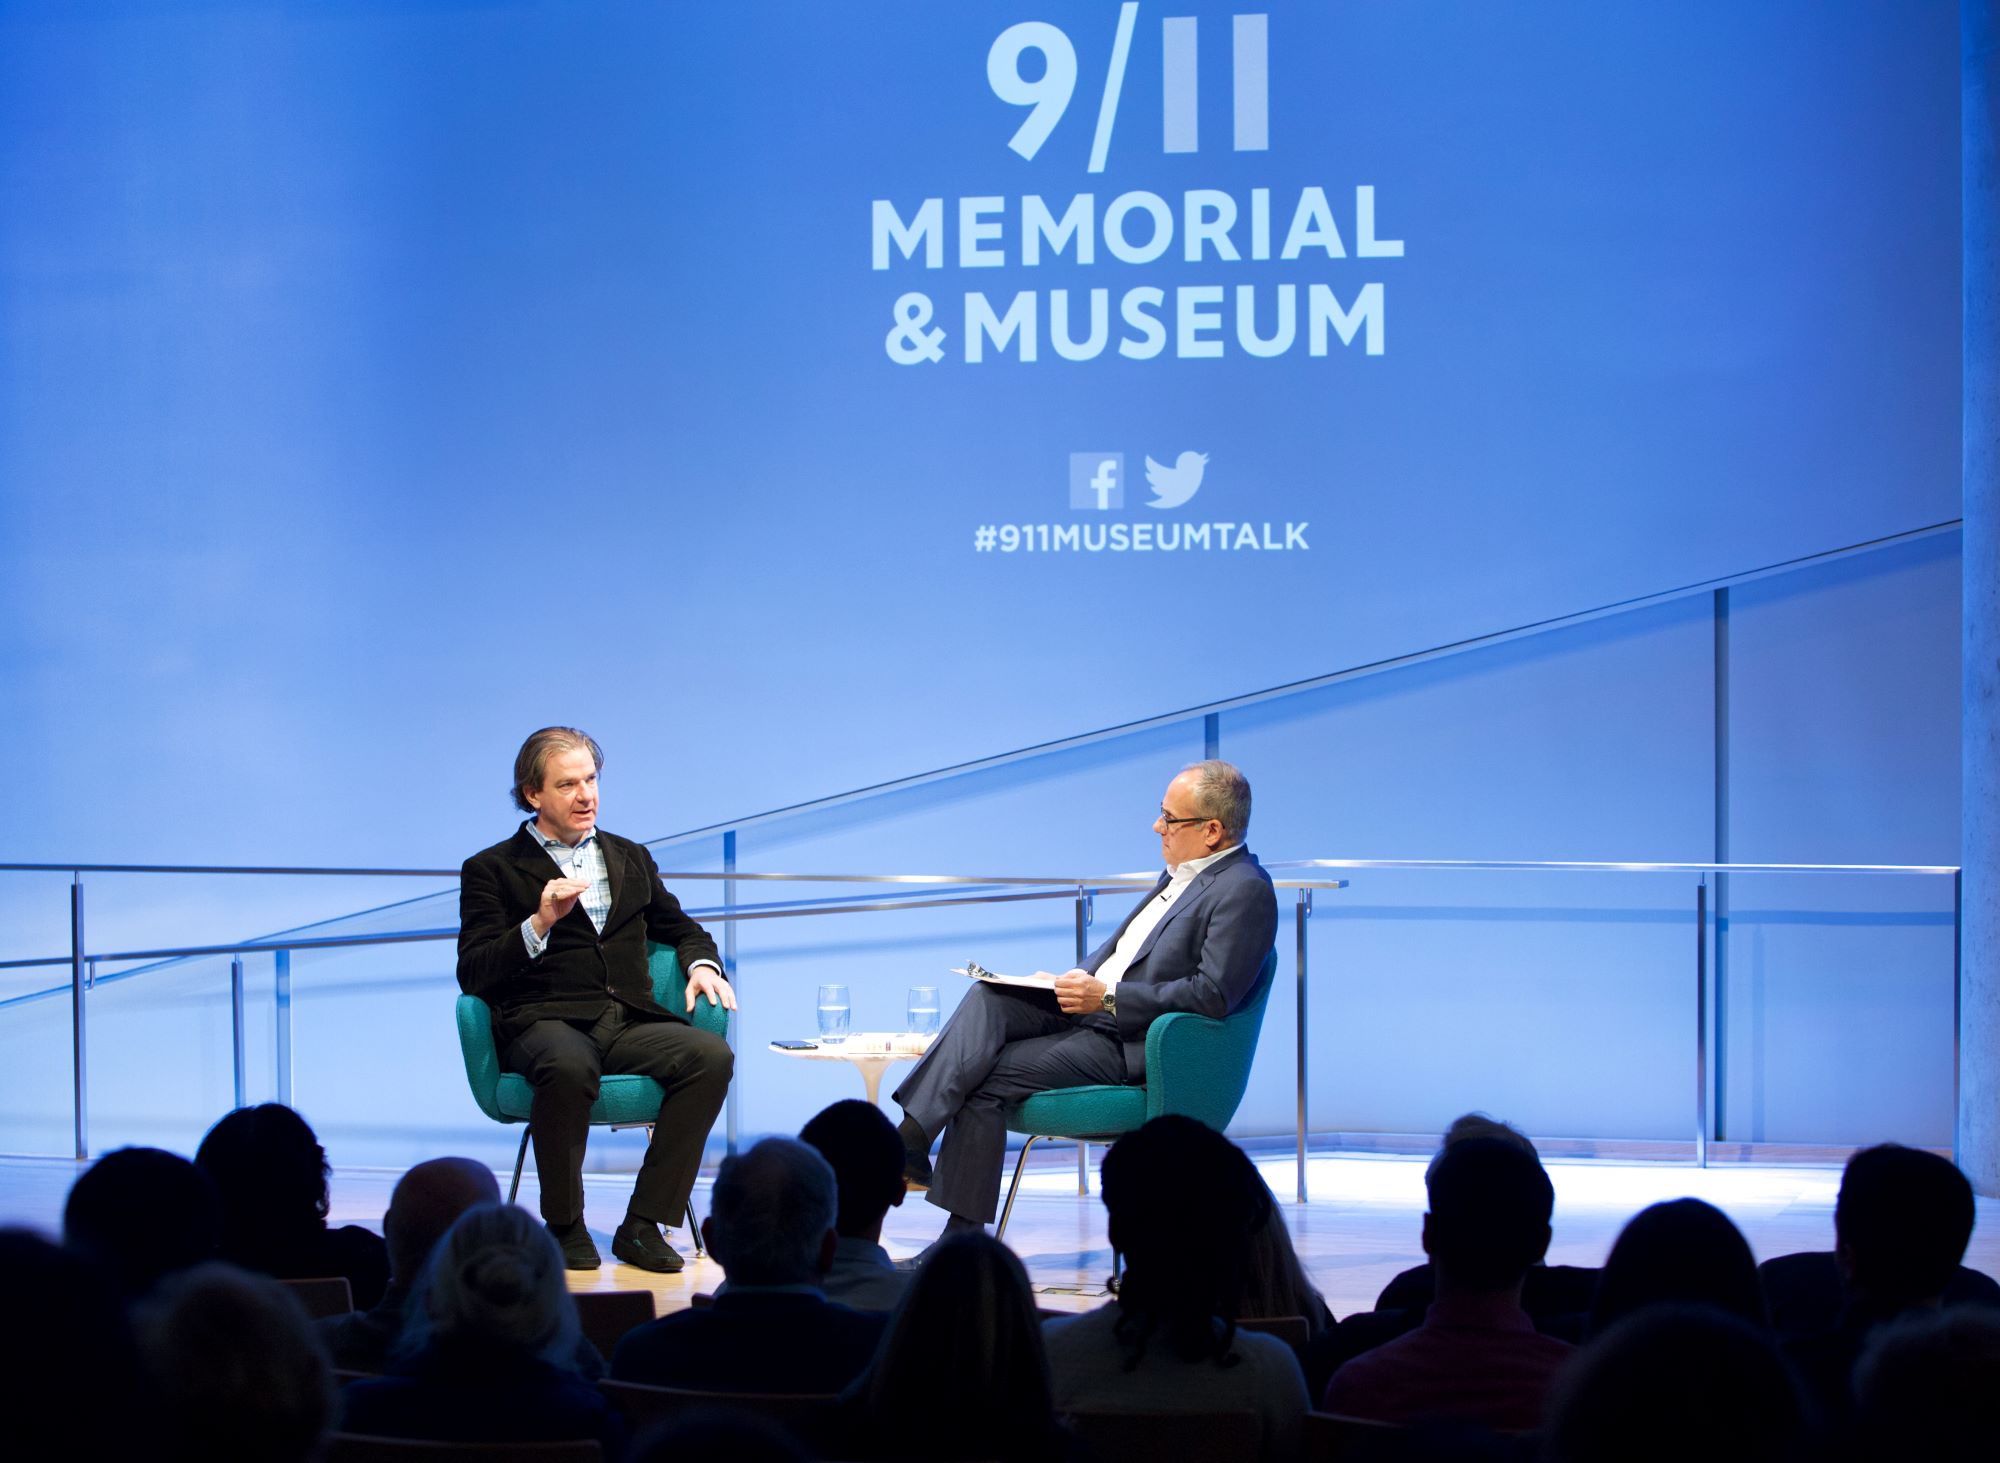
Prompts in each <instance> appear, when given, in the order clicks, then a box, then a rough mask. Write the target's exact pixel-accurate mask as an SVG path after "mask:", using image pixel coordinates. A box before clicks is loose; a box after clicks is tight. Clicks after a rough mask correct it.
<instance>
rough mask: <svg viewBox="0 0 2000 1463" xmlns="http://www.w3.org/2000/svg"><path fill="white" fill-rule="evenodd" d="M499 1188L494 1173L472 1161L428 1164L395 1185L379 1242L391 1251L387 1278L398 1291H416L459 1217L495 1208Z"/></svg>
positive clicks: (443, 1160) (446, 1160) (445, 1160)
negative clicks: (420, 1275)
mask: <svg viewBox="0 0 2000 1463" xmlns="http://www.w3.org/2000/svg"><path fill="white" fill-rule="evenodd" d="M499 1202H500V1185H499V1184H498V1183H497V1182H496V1181H495V1180H494V1178H493V1170H492V1169H490V1168H488V1167H487V1166H486V1165H485V1164H483V1163H476V1162H474V1161H473V1160H472V1159H470V1158H432V1159H427V1160H426V1161H424V1162H423V1163H420V1164H418V1165H417V1166H416V1167H415V1168H412V1169H411V1170H410V1171H409V1172H408V1173H406V1174H404V1175H403V1176H402V1177H401V1178H400V1179H398V1180H396V1190H395V1192H394V1193H393V1194H391V1195H390V1196H389V1212H388V1213H386V1214H384V1215H383V1216H382V1238H383V1240H384V1242H385V1243H387V1245H388V1247H389V1273H390V1274H391V1275H392V1276H393V1277H394V1278H395V1281H396V1283H397V1284H398V1285H405V1286H408V1285H414V1284H415V1283H416V1279H417V1275H418V1272H420V1271H421V1270H422V1269H423V1268H424V1261H425V1260H426V1259H428V1258H429V1257H430V1252H431V1250H432V1249H433V1248H435V1247H436V1245H437V1242H438V1241H439V1240H441V1239H443V1238H444V1236H445V1232H446V1231H447V1230H449V1229H450V1228H451V1227H452V1225H453V1224H455V1223H456V1222H457V1221H458V1216H459V1215H461V1214H463V1213H465V1211H466V1210H468V1209H470V1208H472V1207H473V1206H474V1205H475V1204H498V1203H499Z"/></svg>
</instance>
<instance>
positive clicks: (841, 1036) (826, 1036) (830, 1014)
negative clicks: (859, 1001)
mask: <svg viewBox="0 0 2000 1463" xmlns="http://www.w3.org/2000/svg"><path fill="white" fill-rule="evenodd" d="M853 1010H854V1008H853V1007H852V1006H850V1005H849V1004H848V1001H847V987H846V986H844V985H823V986H821V987H820V988H819V1039H820V1040H821V1041H824V1042H829V1043H834V1042H842V1041H846V1040H847V1026H848V1021H849V1019H850V1018H851V1017H852V1016H853Z"/></svg>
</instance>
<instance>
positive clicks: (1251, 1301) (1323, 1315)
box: [1238, 1168, 1333, 1341]
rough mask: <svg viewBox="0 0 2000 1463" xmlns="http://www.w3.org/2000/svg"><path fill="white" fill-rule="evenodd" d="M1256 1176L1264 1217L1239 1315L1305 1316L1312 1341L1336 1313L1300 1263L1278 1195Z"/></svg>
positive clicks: (1254, 1238) (1255, 1239)
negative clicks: (1328, 1307)
mask: <svg viewBox="0 0 2000 1463" xmlns="http://www.w3.org/2000/svg"><path fill="white" fill-rule="evenodd" d="M1252 1172H1253V1173H1254V1172H1255V1170H1254V1168H1253V1170H1252ZM1256 1177H1257V1184H1258V1187H1259V1188H1260V1189H1262V1190H1263V1200H1262V1209H1263V1214H1264V1218H1263V1221H1262V1222H1261V1223H1259V1224H1258V1226H1257V1228H1256V1230H1255V1232H1254V1233H1252V1234H1251V1236H1250V1264H1249V1267H1248V1269H1247V1271H1246V1273H1245V1275H1244V1281H1243V1303H1242V1307H1241V1309H1240V1310H1239V1312H1238V1314H1239V1315H1240V1316H1303V1317H1305V1322H1306V1336H1307V1338H1308V1341H1310V1339H1311V1338H1312V1337H1314V1336H1318V1335H1320V1334H1321V1333H1322V1332H1324V1331H1325V1330H1327V1329H1328V1328H1329V1327H1331V1326H1332V1325H1333V1312H1332V1311H1331V1310H1329V1309H1327V1304H1326V1297H1324V1296H1322V1295H1321V1294H1320V1293H1319V1287H1318V1286H1316V1285H1314V1284H1313V1283H1312V1279H1311V1277H1310V1276H1308V1275H1307V1274H1306V1267H1305V1266H1304V1265H1302V1264H1300V1263H1299V1252H1298V1251H1297V1250H1296V1249H1294V1248H1293V1247H1292V1232H1291V1230H1289V1229H1288V1228H1286V1227H1285V1216H1284V1212H1283V1210H1282V1209H1280V1207H1279V1205H1278V1198H1277V1195H1275V1194H1273V1193H1272V1192H1271V1186H1270V1185H1269V1184H1267V1183H1265V1182H1264V1176H1263V1175H1262V1174H1257V1175H1256Z"/></svg>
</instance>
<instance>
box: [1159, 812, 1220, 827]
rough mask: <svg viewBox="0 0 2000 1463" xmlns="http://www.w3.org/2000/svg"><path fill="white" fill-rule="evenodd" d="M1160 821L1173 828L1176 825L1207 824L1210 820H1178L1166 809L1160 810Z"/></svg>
mask: <svg viewBox="0 0 2000 1463" xmlns="http://www.w3.org/2000/svg"><path fill="white" fill-rule="evenodd" d="M1158 821H1159V822H1161V823H1164V824H1166V825H1167V826H1168V827H1169V828H1171V827H1173V826H1174V825H1175V824H1176V823H1206V822H1208V821H1209V820H1208V819H1206V818H1176V817H1175V816H1174V815H1173V814H1172V813H1169V812H1168V811H1167V810H1166V809H1165V808H1162V809H1160V816H1159V819H1158Z"/></svg>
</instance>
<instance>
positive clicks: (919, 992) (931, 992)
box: [909, 985, 938, 1036]
mask: <svg viewBox="0 0 2000 1463" xmlns="http://www.w3.org/2000/svg"><path fill="white" fill-rule="evenodd" d="M937 993H938V988H937V987H936V986H934V985H913V986H911V987H910V1005H909V1016H910V1028H909V1029H910V1032H911V1034H912V1035H915V1036H929V1035H930V1034H931V1033H932V1032H933V1031H936V1030H937V1029H938V997H937Z"/></svg>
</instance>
